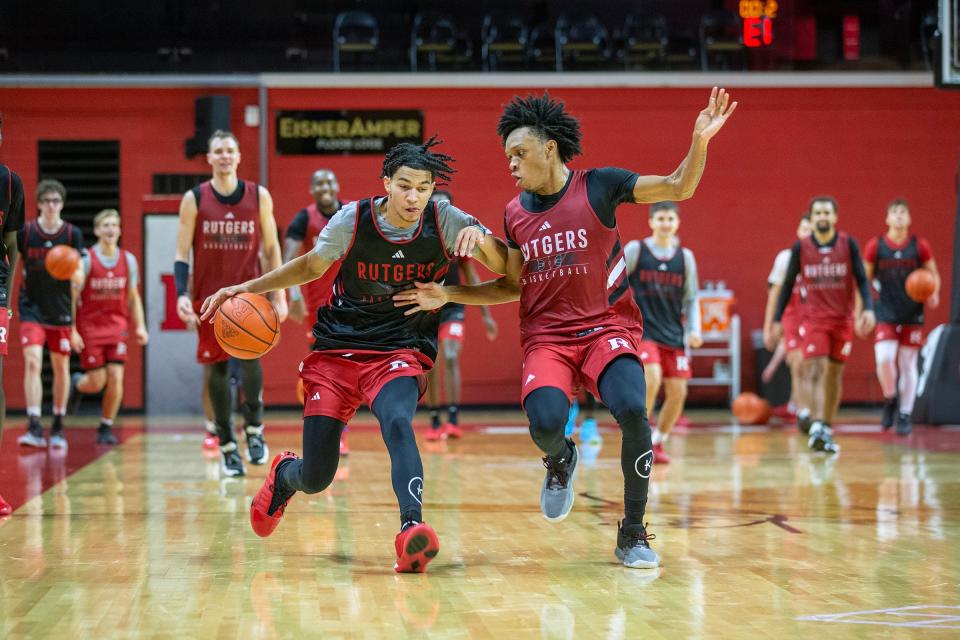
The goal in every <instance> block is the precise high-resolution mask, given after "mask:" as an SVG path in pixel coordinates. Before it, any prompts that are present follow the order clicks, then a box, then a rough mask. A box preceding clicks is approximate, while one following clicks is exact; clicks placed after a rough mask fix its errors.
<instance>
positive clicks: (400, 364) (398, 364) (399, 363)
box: [390, 360, 410, 371]
mask: <svg viewBox="0 0 960 640" xmlns="http://www.w3.org/2000/svg"><path fill="white" fill-rule="evenodd" d="M409 368H410V364H409V363H407V362H404V361H403V360H393V361H392V362H390V371H396V370H397V369H409Z"/></svg>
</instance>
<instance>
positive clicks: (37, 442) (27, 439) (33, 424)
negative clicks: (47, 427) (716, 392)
mask: <svg viewBox="0 0 960 640" xmlns="http://www.w3.org/2000/svg"><path fill="white" fill-rule="evenodd" d="M17 443H18V444H20V445H21V446H24V447H37V448H38V449H45V448H46V447H47V439H46V438H44V437H43V425H42V424H41V423H40V418H37V417H35V416H30V420H29V421H28V422H27V432H26V433H25V434H23V435H22V436H20V437H19V438H17Z"/></svg>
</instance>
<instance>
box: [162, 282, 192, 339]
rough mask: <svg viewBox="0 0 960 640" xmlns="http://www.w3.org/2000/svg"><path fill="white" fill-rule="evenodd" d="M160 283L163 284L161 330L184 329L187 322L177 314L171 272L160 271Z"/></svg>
mask: <svg viewBox="0 0 960 640" xmlns="http://www.w3.org/2000/svg"><path fill="white" fill-rule="evenodd" d="M160 284H161V285H163V320H161V321H160V330H161V331H186V330H187V324H186V323H185V322H184V321H183V320H181V319H180V316H178V315H177V283H176V281H175V280H174V278H173V274H172V273H161V274H160Z"/></svg>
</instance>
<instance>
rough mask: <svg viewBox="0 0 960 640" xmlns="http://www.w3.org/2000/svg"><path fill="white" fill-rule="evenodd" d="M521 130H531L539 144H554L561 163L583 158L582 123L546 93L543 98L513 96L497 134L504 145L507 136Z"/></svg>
mask: <svg viewBox="0 0 960 640" xmlns="http://www.w3.org/2000/svg"><path fill="white" fill-rule="evenodd" d="M521 127H530V130H531V132H532V133H534V134H535V135H536V136H537V137H538V138H540V140H542V141H543V142H546V141H547V140H554V141H556V143H557V149H558V150H559V151H560V159H561V160H563V161H564V162H570V161H571V160H572V159H573V157H574V156H577V155H580V153H582V151H583V150H582V149H581V148H580V139H581V137H582V135H583V134H582V133H581V131H580V121H579V120H577V119H576V118H574V117H573V116H571V115H570V114H569V113H567V112H566V111H564V104H563V102H561V101H560V100H554V99H553V98H551V97H550V94H549V93H548V92H546V91H544V92H543V96H541V97H539V98H537V97H536V96H527V97H526V98H521V97H520V96H514V98H513V100H512V101H510V104H508V105H507V106H506V107H504V109H503V115H501V116H500V122H499V123H498V124H497V134H498V135H499V136H500V141H501V142H502V143H503V144H506V142H507V136H509V135H510V134H511V133H512V132H513V131H515V130H516V129H519V128H521Z"/></svg>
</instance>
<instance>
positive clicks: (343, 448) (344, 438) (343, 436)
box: [340, 432, 350, 458]
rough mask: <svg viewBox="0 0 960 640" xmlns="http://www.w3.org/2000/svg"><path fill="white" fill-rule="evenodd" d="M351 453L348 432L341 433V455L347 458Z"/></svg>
mask: <svg viewBox="0 0 960 640" xmlns="http://www.w3.org/2000/svg"><path fill="white" fill-rule="evenodd" d="M348 455H350V447H348V446H347V433H346V432H343V433H341V434H340V457H341V458H346V457H347V456H348Z"/></svg>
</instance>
